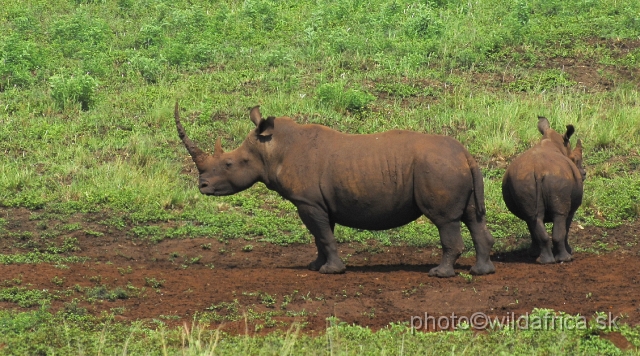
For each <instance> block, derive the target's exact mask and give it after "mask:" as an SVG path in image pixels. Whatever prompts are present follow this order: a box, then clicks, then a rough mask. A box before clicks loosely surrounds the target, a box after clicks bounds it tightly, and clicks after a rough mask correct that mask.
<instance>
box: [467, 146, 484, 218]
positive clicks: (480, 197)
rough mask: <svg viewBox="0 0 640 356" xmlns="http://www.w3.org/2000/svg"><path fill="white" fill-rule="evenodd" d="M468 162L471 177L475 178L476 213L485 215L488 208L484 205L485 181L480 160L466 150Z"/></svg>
mask: <svg viewBox="0 0 640 356" xmlns="http://www.w3.org/2000/svg"><path fill="white" fill-rule="evenodd" d="M466 155H467V162H468V163H469V168H470V169H471V177H472V179H473V196H474V199H475V202H476V214H477V215H484V214H486V213H487V209H486V207H485V205H484V182H483V180H482V172H480V166H478V162H476V160H475V159H474V158H473V156H471V154H470V153H469V152H466Z"/></svg>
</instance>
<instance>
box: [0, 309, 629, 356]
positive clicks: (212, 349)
mask: <svg viewBox="0 0 640 356" xmlns="http://www.w3.org/2000/svg"><path fill="white" fill-rule="evenodd" d="M72 304H73V303H69V305H67V308H66V310H65V311H62V312H59V313H56V314H52V313H50V312H48V311H47V309H46V308H45V307H43V308H41V309H39V310H36V311H31V312H26V313H15V312H10V311H0V345H2V349H0V354H41V353H42V354H49V353H52V352H55V353H56V354H59V355H70V354H72V355H76V354H79V353H80V354H122V355H127V354H133V355H137V354H145V355H212V354H214V353H215V354H218V355H237V354H245V355H248V354H274V353H278V354H282V355H297V354H313V355H325V354H330V355H334V354H339V355H361V354H390V355H405V354H410V355H413V354H443V353H455V354H462V355H477V354H486V353H491V354H510V355H523V354H572V355H592V354H607V355H623V354H637V348H638V347H640V339H639V338H638V335H639V330H638V328H630V327H628V326H622V327H621V328H620V329H618V330H616V332H620V333H621V334H622V335H624V336H625V337H626V338H627V339H629V340H630V342H631V343H632V345H634V347H635V348H636V349H635V351H627V352H623V351H621V350H620V349H618V348H617V347H615V346H614V345H613V344H612V343H611V342H610V341H608V340H605V339H603V338H602V337H600V336H599V335H600V333H601V332H600V331H598V329H597V328H596V327H594V326H587V327H586V328H581V329H579V330H575V329H574V330H568V329H564V330H560V331H558V330H544V329H542V330H520V329H518V328H515V329H514V328H495V329H492V330H490V331H488V332H486V333H479V334H476V333H474V332H473V331H472V330H457V331H452V332H446V333H443V332H437V333H423V332H415V333H414V332H411V329H410V328H409V327H408V326H407V325H403V324H392V325H390V326H388V327H386V328H384V329H381V330H379V331H376V332H373V331H371V330H370V329H368V328H363V327H360V326H355V325H346V324H345V323H342V322H340V321H339V320H338V319H335V318H329V319H328V320H327V322H328V327H327V329H326V332H325V333H324V334H323V335H321V336H306V335H302V334H300V333H299V331H300V326H299V325H296V324H294V325H292V326H291V328H290V329H289V330H288V331H287V332H275V333H270V334H268V335H266V336H252V337H249V336H248V335H240V336H232V335H228V334H225V333H224V332H220V331H219V330H212V329H209V328H207V327H206V324H201V323H198V322H192V323H190V325H189V324H186V325H185V326H184V327H178V328H168V327H166V326H164V323H163V322H162V321H160V320H156V321H154V322H152V323H140V322H136V323H133V324H131V325H124V324H122V323H117V322H114V321H113V315H104V316H102V317H100V318H95V317H91V316H88V315H86V314H84V313H83V312H82V310H81V309H80V310H79V309H78V308H77V305H75V306H74V305H72ZM549 313H552V315H555V314H554V312H553V311H550V310H534V311H533V313H532V314H531V318H534V317H544V315H547V314H549ZM562 316H563V317H565V318H571V316H567V315H564V314H563V315H562ZM167 318H169V316H168V317H167ZM532 320H533V319H532Z"/></svg>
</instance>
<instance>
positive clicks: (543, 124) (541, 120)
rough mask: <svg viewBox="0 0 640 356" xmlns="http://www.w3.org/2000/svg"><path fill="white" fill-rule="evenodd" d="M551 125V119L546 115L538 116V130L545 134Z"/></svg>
mask: <svg viewBox="0 0 640 356" xmlns="http://www.w3.org/2000/svg"><path fill="white" fill-rule="evenodd" d="M550 127H551V126H550V125H549V120H547V118H546V117H544V116H538V131H540V134H541V135H544V133H545V131H547V130H548V129H549V128H550Z"/></svg>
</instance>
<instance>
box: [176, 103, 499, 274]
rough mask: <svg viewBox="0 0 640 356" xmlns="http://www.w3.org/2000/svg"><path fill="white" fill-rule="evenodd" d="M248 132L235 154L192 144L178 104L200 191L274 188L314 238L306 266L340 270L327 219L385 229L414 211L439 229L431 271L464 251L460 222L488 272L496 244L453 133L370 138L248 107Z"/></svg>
mask: <svg viewBox="0 0 640 356" xmlns="http://www.w3.org/2000/svg"><path fill="white" fill-rule="evenodd" d="M249 116H250V118H251V121H253V123H254V124H255V125H256V128H255V129H254V130H253V131H251V132H250V133H249V135H248V136H247V138H246V139H245V140H244V142H243V143H242V144H241V145H240V147H239V148H237V149H236V150H234V151H231V152H223V150H222V145H221V143H220V139H218V140H217V141H216V144H215V149H214V154H213V155H209V154H207V153H205V152H203V151H202V150H200V149H199V148H198V147H197V146H196V145H195V144H194V143H193V142H192V141H191V140H190V139H189V138H188V137H187V135H186V133H185V131H184V128H183V127H182V124H181V123H180V115H179V108H178V104H177V103H176V107H175V121H176V126H177V128H178V134H179V136H180V138H181V139H182V142H183V143H184V145H185V146H186V148H187V150H188V151H189V153H190V154H191V157H192V158H193V161H194V162H195V164H196V166H197V168H198V171H199V173H200V184H199V187H200V192H201V193H202V194H206V195H214V196H221V195H230V194H235V193H238V192H240V191H242V190H244V189H247V188H249V187H251V186H252V185H253V184H254V183H256V182H262V183H264V184H265V185H266V186H267V188H269V189H271V190H274V191H276V192H278V193H279V194H280V195H281V196H282V197H283V198H285V199H287V200H289V201H291V202H292V203H293V204H294V205H295V206H296V208H297V209H298V214H299V215H300V218H301V219H302V222H303V223H304V224H305V226H306V227H307V228H308V229H309V231H310V232H311V234H312V235H313V237H314V238H315V244H316V247H317V248H318V257H317V258H316V260H315V261H313V262H311V263H310V264H309V266H308V268H309V269H310V270H314V271H320V273H343V272H344V271H345V265H344V264H343V263H342V261H341V260H340V257H339V256H338V250H337V244H336V239H335V237H334V235H333V230H334V226H335V224H341V225H344V226H349V227H353V228H359V229H370V230H384V229H390V228H394V227H398V226H402V225H405V224H407V223H409V222H411V221H414V220H416V219H417V218H418V217H420V216H421V215H423V214H424V215H425V216H426V217H428V218H429V219H430V220H431V221H432V222H433V223H434V224H435V225H436V227H437V228H438V231H439V233H440V241H441V243H442V247H443V254H442V261H441V263H440V265H439V266H437V267H434V268H432V269H431V270H430V271H429V275H430V276H438V277H451V276H453V275H455V273H454V270H453V265H454V262H455V261H456V259H457V258H458V257H459V256H460V254H461V253H462V251H463V247H464V245H463V242H462V237H461V235H460V222H461V221H462V222H464V223H465V224H466V225H467V227H468V228H469V230H470V232H471V236H472V238H473V243H474V246H475V249H476V264H475V265H474V266H473V267H472V268H471V273H474V274H478V275H482V274H488V273H493V272H494V271H495V268H494V266H493V264H492V263H491V261H490V259H489V254H490V251H491V247H492V246H493V243H494V240H493V237H492V236H491V233H490V232H489V231H488V230H487V226H486V221H485V204H484V187H483V182H482V174H481V173H480V169H479V167H478V164H477V163H476V161H475V160H474V159H473V157H472V156H471V155H470V154H469V152H468V151H467V150H466V149H465V148H464V147H463V146H462V145H461V144H460V142H458V141H456V140H455V139H453V138H450V137H445V136H435V135H426V134H421V133H417V132H411V131H401V130H394V131H389V132H384V133H378V134H370V135H351V134H345V133H340V132H338V131H335V130H332V129H330V128H328V127H325V126H321V125H311V124H309V125H300V124H297V123H296V122H294V121H293V120H292V119H290V118H287V117H278V118H275V117H268V118H266V119H264V118H263V117H262V115H261V114H260V110H259V107H258V106H256V107H254V108H253V109H251V111H250V115H249Z"/></svg>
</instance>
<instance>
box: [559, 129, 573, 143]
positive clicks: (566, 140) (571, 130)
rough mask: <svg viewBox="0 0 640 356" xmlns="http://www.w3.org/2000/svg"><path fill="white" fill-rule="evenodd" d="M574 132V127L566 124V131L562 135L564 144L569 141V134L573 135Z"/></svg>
mask: <svg viewBox="0 0 640 356" xmlns="http://www.w3.org/2000/svg"><path fill="white" fill-rule="evenodd" d="M574 132H576V128H575V127H573V125H567V132H565V133H564V136H562V138H563V139H564V143H565V144H567V143H569V139H570V138H571V135H573V133H574Z"/></svg>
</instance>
